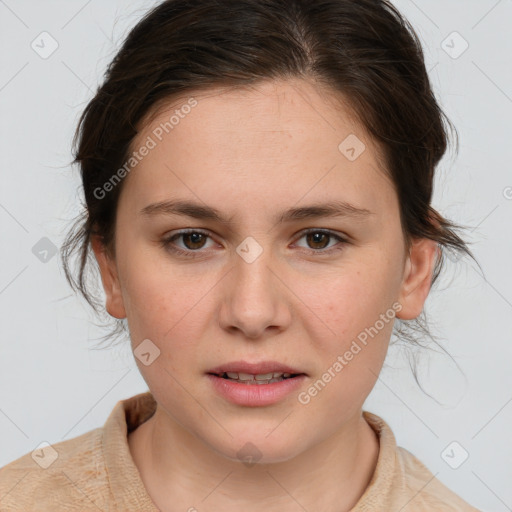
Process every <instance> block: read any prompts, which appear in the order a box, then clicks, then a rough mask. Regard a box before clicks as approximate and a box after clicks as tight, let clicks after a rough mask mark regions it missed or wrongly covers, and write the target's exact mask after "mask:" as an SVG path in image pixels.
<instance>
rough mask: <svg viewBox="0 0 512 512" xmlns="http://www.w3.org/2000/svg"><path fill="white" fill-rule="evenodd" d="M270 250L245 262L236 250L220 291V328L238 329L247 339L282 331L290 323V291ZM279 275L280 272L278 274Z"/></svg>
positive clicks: (234, 330)
mask: <svg viewBox="0 0 512 512" xmlns="http://www.w3.org/2000/svg"><path fill="white" fill-rule="evenodd" d="M270 252H271V251H270V249H266V250H264V251H263V252H262V253H261V254H260V255H259V256H258V257H257V258H256V260H254V261H252V262H249V261H247V260H245V259H244V258H243V257H242V256H240V255H239V254H238V253H236V254H235V255H234V257H233V260H234V262H233V265H234V268H232V270H231V272H229V274H228V275H227V276H226V278H225V281H224V288H223V290H222V306H221V311H220V323H221V326H222V328H224V329H226V330H228V331H231V332H238V331H240V332H241V333H243V335H244V336H245V337H247V338H250V339H258V338H264V337H265V336H266V335H267V331H274V333H278V332H281V331H283V330H285V329H286V328H287V327H288V325H289V324H290V320H291V311H290V300H289V299H290V291H289V290H288V288H287V287H286V285H285V284H284V283H285V282H286V279H285V278H284V275H282V271H281V272H280V270H279V267H278V266H277V265H276V264H275V263H274V264H273V262H272V257H271V254H270ZM280 274H281V275H280Z"/></svg>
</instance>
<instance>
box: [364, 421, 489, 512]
mask: <svg viewBox="0 0 512 512" xmlns="http://www.w3.org/2000/svg"><path fill="white" fill-rule="evenodd" d="M363 415H364V418H365V419H366V421H367V422H368V424H369V425H370V426H371V427H372V429H373V430H374V432H375V433H376V435H377V437H378V439H379V445H380V449H379V457H378V460H377V465H376V468H375V471H374V475H373V477H372V480H371V482H370V484H369V486H368V488H367V490H366V492H365V494H364V495H363V497H362V500H361V502H360V504H358V506H359V508H357V507H356V508H355V509H354V512H363V511H366V510H368V507H370V508H371V509H373V508H375V506H374V505H378V506H379V507H380V509H382V510H400V511H402V512H433V511H436V512H480V511H479V510H478V509H476V508H474V507H472V506H471V505H470V504H469V503H467V502H465V501H464V500H463V499H462V498H461V497H460V496H458V495H457V494H455V493H454V492H453V491H451V490H450V489H448V487H446V486H445V485H444V484H443V483H442V482H441V481H440V480H438V479H437V478H436V476H437V473H436V474H435V475H434V474H432V472H431V471H430V470H429V469H428V468H427V467H426V466H425V464H423V463H422V462H421V461H420V460H419V459H418V458H417V457H415V456H414V455H413V454H412V453H411V452H409V451H408V450H406V449H405V448H402V447H401V446H398V445H397V443H396V439H395V436H394V434H393V431H392V430H391V427H390V426H389V425H388V423H387V422H386V421H384V419H383V418H381V417H380V416H378V415H376V414H373V413H371V412H369V411H364V412H363ZM372 507H373V508H372Z"/></svg>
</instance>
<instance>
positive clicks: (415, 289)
mask: <svg viewBox="0 0 512 512" xmlns="http://www.w3.org/2000/svg"><path fill="white" fill-rule="evenodd" d="M438 255H439V246H438V244H437V242H436V241H434V240H430V239H428V238H420V239H416V240H414V241H413V243H412V246H411V249H410V251H409V255H408V257H407V260H406V263H405V267H404V276H403V281H402V286H401V289H400V296H399V299H398V300H399V302H400V304H401V305H402V309H401V310H400V312H399V313H397V315H396V316H397V318H400V319H402V320H412V319H414V318H417V317H418V316H419V315H420V313H421V311H422V310H423V305H424V304H425V301H426V299H427V297H428V294H429V292H430V287H431V284H432V276H433V272H434V267H435V263H436V259H437V257H438Z"/></svg>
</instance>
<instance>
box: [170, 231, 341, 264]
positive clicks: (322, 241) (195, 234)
mask: <svg viewBox="0 0 512 512" xmlns="http://www.w3.org/2000/svg"><path fill="white" fill-rule="evenodd" d="M302 238H305V239H306V241H307V244H308V245H309V251H308V252H310V253H312V254H314V255H315V256H316V255H318V256H321V255H324V254H331V253H333V252H336V251H339V250H341V249H343V246H344V245H346V244H348V243H349V242H348V240H346V239H345V238H343V237H342V236H340V235H338V234H336V233H334V232H332V231H329V230H324V229H308V230H306V231H303V232H302V234H301V236H300V238H299V240H300V239H302ZM178 239H182V242H183V248H180V247H179V246H178V245H177V244H176V242H175V241H176V240H178ZM208 239H211V237H210V235H209V234H208V233H207V232H205V231H202V230H199V229H188V230H183V231H179V232H177V233H174V234H172V235H170V236H167V237H165V238H164V239H162V241H161V245H162V246H163V247H164V248H165V249H166V250H167V251H169V252H171V253H173V254H176V255H178V256H185V257H188V258H197V257H199V256H202V255H203V254H204V253H205V252H206V251H202V250H201V249H203V248H205V247H206V242H207V240H208ZM333 239H334V240H333ZM332 241H337V242H338V243H337V244H334V246H331V247H330V248H328V247H329V243H330V242H332ZM299 247H300V246H299ZM326 247H327V248H326Z"/></svg>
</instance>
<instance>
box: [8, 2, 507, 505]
mask: <svg viewBox="0 0 512 512" xmlns="http://www.w3.org/2000/svg"><path fill="white" fill-rule="evenodd" d="M394 3H395V4H396V5H397V7H398V8H399V9H400V10H401V11H402V12H403V13H404V14H405V15H406V16H407V17H408V19H409V20H410V21H411V23H412V24H413V26H414V27H415V28H416V30H417V31H418V33H419V34H420V37H421V40H422V43H423V45H424V49H425V56H426V61H427V67H428V69H429V70H430V75H431V78H432V82H433V87H434V89H435V93H436V96H437V97H438V99H439V102H440V103H441V105H442V106H443V107H444V109H445V111H446V113H447V114H448V116H449V117H450V119H451V120H452V121H453V122H454V124H455V125H456V127H457V129H458V131H459V134H460V142H461V147H460V153H459V155H458V156H457V157H456V156H455V155H454V153H453V152H449V153H448V154H447V156H446V157H445V159H444V160H443V162H442V164H441V166H440V168H439V171H438V176H437V178H436V187H435V200H434V206H435V207H436V208H438V209H439V211H440V212H441V213H442V214H444V215H445V216H447V217H448V218H450V219H452V220H454V221H456V222H459V223H462V224H465V225H469V226H471V229H470V230H468V232H467V238H468V240H469V241H471V242H472V243H473V245H472V246H471V247H472V249H473V250H474V253H475V255H476V257H477V258H478V260H479V262H480V263H481V265H482V268H483V270H484V273H485V277H486V279H484V277H483V276H482V275H481V273H480V271H479V270H478V269H477V268H475V265H474V264H472V263H468V262H460V264H459V265H458V266H455V265H453V264H450V265H449V266H447V269H446V273H445V278H443V280H442V281H441V282H440V283H439V285H438V286H437V287H436V289H435V290H433V291H432V292H431V295H430V296H429V299H428V301H427V306H426V311H427V314H428V315H429V317H430V318H431V319H432V327H433V329H434V333H435V334H437V335H438V336H440V337H441V342H442V344H443V346H444V347H445V348H446V349H447V350H448V352H450V354H451V355H452V356H453V357H454V358H455V360H456V362H457V364H458V365H459V367H460V369H458V368H457V366H456V365H455V364H454V362H453V361H452V360H451V359H450V358H449V357H447V356H446V355H443V354H441V353H439V354H437V353H429V352H421V353H418V357H419V358H420V359H421V365H420V379H421V383H422V384H423V386H424V388H425V390H426V391H427V392H428V393H430V394H431V395H432V396H434V398H435V399H436V400H437V401H439V402H440V403H439V404H438V403H436V401H434V400H432V399H431V398H429V397H428V396H426V395H425V394H423V393H422V392H421V390H420V389H419V388H418V386H417V385H416V383H415V381H414V378H413V376H412V373H411V371H410V369H409V366H408V363H407V358H406V352H404V351H403V349H400V348H399V347H398V346H397V347H393V348H391V349H390V352H389V356H388V359H387V361H386V366H385V368H384V370H383V372H382V373H381V375H380V378H379V380H378V382H377V385H376V387H375V389H374V390H373V392H372V394H371V395H370V397H369V399H368V400H367V402H366V404H365V409H366V410H369V411H372V412H374V413H376V414H379V415H381V416H382V417H383V418H384V419H385V420H386V421H387V422H388V423H389V424H390V425H391V427H392V429H393V431H394V433H395V436H396V438H397V442H398V444H399V445H401V446H403V447H405V448H407V449H408V450H409V451H411V452H412V453H413V454H415V455H416V456H417V457H418V458H419V459H420V460H422V461H423V462H424V463H425V464H426V465H427V466H428V468H429V469H430V470H431V471H432V472H433V473H434V474H435V475H436V477H437V478H438V479H440V480H441V481H442V482H444V483H445V484H446V485H448V487H450V488H451V489H453V490H454V491H455V492H456V493H458V494H459V495H460V496H462V497H463V498H464V499H466V500H467V501H469V502H470V503H471V504H473V505H474V506H476V507H478V508H480V509H482V510H486V511H496V512H502V511H506V510H512V485H511V483H512V469H511V461H512V441H511V436H510V433H511V424H512V403H511V402H512V372H511V359H512V335H511V328H510V320H511V318H512V292H511V289H512V272H511V271H510V261H511V254H512V242H511V229H510V221H511V219H512V173H511V167H510V166H511V164H510V162H511V160H512V149H511V146H512V144H511V141H510V138H511V134H512V121H511V118H512V70H511V55H512V38H511V37H510V32H509V30H510V25H511V22H512V1H510V0H501V1H496V0H472V1H468V0H464V1H463V0H428V1H423V2H421V3H420V2H419V0H417V1H416V2H412V1H411V0H400V1H398V0H396V1H395V2H394ZM154 4H155V2H142V1H138V2H135V1H131V2H130V1H123V0H102V1H100V0H90V1H88V2H87V1H85V0H84V1H82V0H80V1H70V0H67V1H64V0H61V1H45V2H40V1H35V0H34V1H29V0H21V1H14V0H6V1H2V0H0V42H1V46H0V112H1V116H0V155H1V164H0V167H1V178H2V182H1V187H0V229H1V231H0V233H1V240H2V243H1V251H0V255H1V262H0V308H1V309H0V310H1V322H0V340H1V357H0V446H1V449H0V466H2V465H4V464H6V463H7V462H10V461H11V460H14V459H15V458H18V457H19V456H21V455H23V454H24V453H26V452H29V451H32V450H33V449H34V448H35V447H36V446H37V445H39V443H40V442H42V441H47V442H50V443H56V442H59V441H61V440H64V439H69V438H71V437H76V436H78V435H80V434H82V433H84V432H87V431H88V430H91V429H93V428H96V427H99V426H101V425H102V424H103V423H104V421H105V419H106V418H107V416H108V414H109V413H110V411H111V409H112V407H113V406H114V405H115V403H116V402H117V401H118V400H120V399H123V398H126V397H129V396H131V395H133V394H136V393H139V392H142V391H145V390H146V389H147V387H146V385H145V383H144V381H143V380H142V378H141V377H140V375H139V373H138V370H137V368H136V366H135V363H134V362H133V355H132V354H131V353H130V350H129V347H128V342H127V344H126V346H125V347H124V348H116V349H113V350H102V351H98V350H91V349H90V347H91V346H92V343H93V342H92V341H91V340H92V339H93V338H97V337H98V336H100V335H101V334H103V332H101V331H100V330H99V329H98V328H96V327H95V326H94V325H93V324H92V322H93V321H94V320H95V318H94V316H93V314H92V312H90V311H89V310H88V309H87V307H86V306H85V305H83V302H81V301H80V300H79V299H77V298H76V297H75V296H74V295H73V294H72V291H71V289H70V288H69V287H68V285H67V282H66V281H65V278H64V274H63V271H62V269H61V266H60V261H59V257H58V255H55V256H53V257H52V254H51V252H50V253H48V255H47V261H46V262H44V261H41V259H40V258H38V257H36V255H35V254H34V252H36V253H37V250H34V252H33V248H34V246H35V247H36V249H37V248H40V246H39V245H36V244H43V245H44V244H48V241H42V242H41V239H43V238H44V237H46V238H48V239H49V241H51V244H53V245H54V246H56V247H60V245H61V243H62V241H63V238H64V234H65V232H66V231H67V229H68V228H69V226H70V222H71V220H72V218H73V217H74V216H75V215H76V214H77V213H78V211H79V208H80V182H79V175H78V170H77V169H71V168H70V166H69V165H68V164H69V162H70V160H71V152H70V148H71V138H72V135H73V130H74V128H75V126H76V122H77V119H78V116H79V114H80V113H81V111H82V110H83V108H84V107H85V105H86V103H87V101H88V100H89V99H90V98H91V97H92V94H93V91H94V90H95V88H96V87H97V85H98V84H99V83H100V81H101V78H102V75H103V72H104V70H105V68H106V66H107V64H108V63H109V61H110V60H111V58H112V57H113V56H114V54H115V51H116V48H117V47H118V45H119V43H120V41H121V40H122V37H123V35H125V34H126V31H127V30H128V29H129V28H130V27H132V26H133V25H134V24H135V23H136V21H137V20H138V19H140V17H141V16H142V15H143V14H144V13H145V12H146V10H147V9H149V8H150V7H151V6H152V5H154ZM44 31H46V32H48V33H49V34H50V35H51V37H52V38H53V39H54V40H55V41H56V42H57V43H58V48H57V49H56V51H55V52H54V53H53V54H52V55H50V56H48V57H47V58H42V57H41V56H40V54H38V53H36V51H35V50H34V49H33V48H32V47H31V44H32V42H33V41H35V43H34V45H35V44H37V42H38V41H40V39H41V37H46V38H47V39H45V51H48V50H49V49H51V46H50V44H51V40H50V39H49V36H39V35H40V34H41V32H44ZM454 31H456V32H458V34H460V37H459V36H458V35H453V32H454ZM461 38H463V39H461ZM464 40H465V41H467V43H468V44H469V47H468V48H467V50H466V51H465V52H464V53H462V54H461V55H458V53H460V52H461V51H462V50H463V48H464V46H463V45H464ZM443 41H445V42H444V43H443ZM39 44H40V46H42V44H41V43H39ZM445 50H447V51H448V52H451V56H450V55H449V54H448V53H447V51H445ZM39 51H40V52H42V51H43V49H42V48H41V49H39ZM454 57H457V58H454ZM453 441H456V442H457V443H458V444H459V445H460V446H461V447H462V448H463V449H464V450H466V451H467V452H468V454H469V458H468V459H467V460H466V461H465V462H464V463H463V464H462V465H460V467H458V469H452V467H450V466H449V465H448V464H447V462H446V461H445V460H446V456H445V457H443V456H442V454H443V452H444V450H445V448H446V447H447V446H448V445H449V444H450V443H452V442H453ZM457 446H458V445H457ZM450 455H452V457H451V460H452V461H453V460H454V459H457V458H458V457H459V456H460V448H458V447H457V448H456V450H455V451H454V452H453V453H452V452H450ZM452 464H453V462H452ZM0 499H1V497H0Z"/></svg>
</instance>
